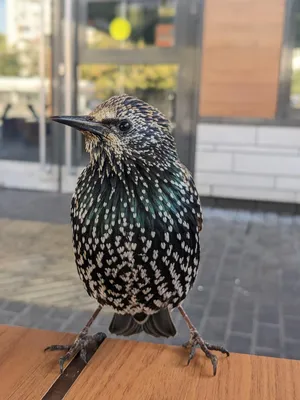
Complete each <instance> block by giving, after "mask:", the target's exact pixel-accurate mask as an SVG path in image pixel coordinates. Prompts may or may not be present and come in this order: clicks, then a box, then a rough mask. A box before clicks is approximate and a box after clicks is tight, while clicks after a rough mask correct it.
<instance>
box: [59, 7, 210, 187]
mask: <svg viewBox="0 0 300 400" xmlns="http://www.w3.org/2000/svg"><path fill="white" fill-rule="evenodd" d="M56 1H59V0H56ZM103 1H105V0H103ZM149 1H151V0H149ZM91 2H99V0H77V1H76V2H74V1H72V0H65V1H64V24H63V32H64V35H63V37H64V41H63V48H64V79H63V81H64V96H63V97H64V104H65V110H64V112H65V113H66V114H75V113H76V98H77V85H76V84H75V83H76V82H77V67H78V65H80V63H82V61H83V60H84V64H118V65H130V64H149V65H154V64H177V65H178V76H177V87H176V117H175V122H176V123H175V126H176V127H175V130H174V136H175V140H176V144H177V149H178V153H179V157H180V159H181V161H182V162H183V163H184V164H185V165H186V166H187V167H188V168H189V170H190V171H191V172H192V174H193V173H194V164H195V151H196V133H197V122H198V109H199V107H198V104H199V103H198V101H199V81H200V64H201V44H202V37H201V36H202V19H203V3H204V0H185V1H184V2H181V1H180V0H177V10H176V16H175V45H174V47H170V48H159V47H149V48H145V49H133V50H120V49H108V50H106V49H105V50H101V49H99V50H94V49H88V48H87V45H86V43H85V26H86V20H87V4H88V3H91ZM57 41H58V42H57V46H58V47H59V46H60V47H61V35H58V36H57ZM60 101H61V99H60ZM64 129H65V157H64V158H65V161H64V165H63V166H62V171H61V174H60V176H61V180H62V184H61V185H60V187H61V190H62V191H63V192H66V191H67V192H69V191H72V190H73V189H72V187H73V185H75V183H76V180H77V175H78V173H79V171H78V170H79V169H80V170H81V169H82V168H81V167H80V168H79V167H78V168H77V167H76V165H75V166H74V162H73V161H74V154H72V152H73V147H72V138H71V135H74V134H75V135H76V133H74V132H73V133H71V128H68V127H65V128H64Z"/></svg>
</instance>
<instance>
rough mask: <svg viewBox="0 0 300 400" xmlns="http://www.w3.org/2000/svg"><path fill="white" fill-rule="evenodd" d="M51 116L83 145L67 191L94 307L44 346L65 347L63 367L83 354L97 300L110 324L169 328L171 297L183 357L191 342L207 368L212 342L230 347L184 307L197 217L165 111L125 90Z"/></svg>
mask: <svg viewBox="0 0 300 400" xmlns="http://www.w3.org/2000/svg"><path fill="white" fill-rule="evenodd" d="M52 119H53V120H54V121H56V122H60V123H62V124H65V125H68V126H71V127H73V128H76V129H77V130H79V131H81V132H82V133H83V135H84V138H85V149H86V151H87V152H88V153H89V154H90V162H89V164H88V165H87V167H86V168H85V169H84V170H83V172H82V173H81V175H80V177H79V178H78V182H77V186H76V189H75V193H74V195H73V197H72V203H71V222H72V230H73V250H74V255H75V261H76V266H77V271H78V274H79V277H80V279H81V280H82V282H83V284H84V286H85V289H86V291H87V293H88V294H89V295H90V296H91V297H93V298H95V300H96V301H97V302H98V308H97V309H96V311H95V313H94V314H93V316H92V317H91V319H90V320H89V322H88V323H87V325H86V326H85V328H84V329H83V330H82V331H81V332H80V334H79V335H78V336H77V338H76V340H75V342H74V344H73V345H71V346H63V345H53V346H49V347H48V348H47V350H62V349H65V350H67V353H66V354H65V356H63V357H61V358H60V361H59V363H60V367H61V371H62V370H63V365H64V362H65V361H66V360H69V359H70V358H71V357H73V356H74V354H76V353H77V352H78V351H80V354H81V356H82V358H83V359H84V360H86V347H87V345H88V344H89V343H90V342H93V341H94V342H95V341H96V342H97V341H98V342H99V341H101V340H103V334H97V335H94V336H89V335H88V328H89V327H90V325H91V324H92V322H93V321H94V319H95V318H96V316H97V315H98V313H99V312H100V311H101V308H102V307H103V306H110V307H111V308H112V309H113V310H114V316H113V318H112V321H111V324H110V326H109V330H110V332H111V333H113V334H116V335H124V336H130V335H133V334H136V333H139V332H142V331H144V332H146V333H147V334H149V335H152V336H155V337H170V336H174V335H175V334H176V328H175V326H174V324H173V322H172V318H171V314H170V312H171V311H172V310H173V309H174V308H176V307H177V308H178V309H179V311H180V313H181V315H182V316H183V318H184V320H185V321H186V323H187V325H188V328H189V330H190V340H189V342H188V343H187V344H186V345H185V346H186V347H189V348H190V353H189V361H190V360H191V359H192V358H193V356H194V354H195V349H196V347H197V346H199V347H200V348H201V349H202V350H203V351H204V353H205V355H206V356H207V357H208V358H209V359H210V360H211V362H212V365H213V373H214V375H215V374H216V369H217V357H216V356H215V355H214V354H212V353H211V350H218V351H220V352H222V353H225V354H227V355H229V353H228V352H227V350H226V349H224V348H223V347H221V346H214V345H210V344H209V343H207V342H204V340H203V339H202V338H201V336H200V335H199V333H198V332H197V330H196V328H195V327H194V325H193V324H192V322H191V321H190V319H189V318H188V316H187V314H186V313H185V311H184V309H183V307H182V302H183V300H184V299H185V298H186V296H187V294H188V292H189V291H190V289H191V288H192V286H193V283H194V281H195V278H196V276H197V272H198V268H199V263H200V231H201V230H202V223H203V219H202V209H201V203H200V198H199V195H198V192H197V189H196V187H195V184H194V181H193V178H192V176H191V174H190V173H189V171H188V170H187V168H186V167H185V166H184V165H182V164H181V162H180V160H179V158H178V154H177V151H176V146H175V141H174V138H173V135H172V128H171V123H170V121H169V120H168V119H167V118H166V117H165V116H164V115H163V114H162V113H161V112H160V111H159V110H157V109H156V108H154V107H152V106H151V105H149V104H147V103H146V102H144V101H142V100H139V99H137V98H135V97H131V96H128V95H121V96H113V97H111V98H110V99H108V100H107V101H105V102H103V103H102V104H100V105H99V106H98V107H97V108H96V109H95V110H94V111H92V112H91V113H90V114H89V115H88V116H56V117H52ZM189 361H188V362H189Z"/></svg>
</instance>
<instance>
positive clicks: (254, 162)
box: [234, 154, 300, 176]
mask: <svg viewBox="0 0 300 400" xmlns="http://www.w3.org/2000/svg"><path fill="white" fill-rule="evenodd" d="M234 171H236V172H245V173H248V174H250V173H256V174H258V175H260V174H268V175H272V176H278V175H279V176H280V175H287V176H294V175H296V176H300V156H282V155H277V156H275V155H269V156H266V155H256V154H249V155H248V154H235V155H234Z"/></svg>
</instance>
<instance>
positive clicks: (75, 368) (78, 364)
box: [41, 339, 105, 400]
mask: <svg viewBox="0 0 300 400" xmlns="http://www.w3.org/2000/svg"><path fill="white" fill-rule="evenodd" d="M104 340H105V339H103V340H102V342H101V343H99V346H98V347H97V348H96V349H94V350H93V351H89V354H88V360H90V359H91V358H92V357H93V355H94V354H95V353H96V351H97V350H98V349H99V347H100V346H101V344H102V343H103V342H104ZM85 367H86V364H85V362H84V361H83V360H82V359H81V357H80V356H79V354H77V355H76V356H75V357H74V358H73V360H72V361H71V362H70V364H69V365H68V366H67V367H66V368H65V370H64V372H63V373H62V374H61V375H60V376H59V377H58V378H57V380H56V381H55V382H54V383H53V385H52V386H51V387H50V389H49V390H48V392H47V393H46V394H45V395H44V396H43V397H42V399H41V400H62V399H63V398H64V396H65V395H66V394H67V392H68V390H69V389H70V388H71V386H72V385H73V383H74V382H75V381H76V379H77V378H78V377H79V375H80V374H81V372H82V370H83V369H84V368H85ZM58 368H59V366H58V363H57V369H58Z"/></svg>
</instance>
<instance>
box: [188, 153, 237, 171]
mask: <svg viewBox="0 0 300 400" xmlns="http://www.w3.org/2000/svg"><path fill="white" fill-rule="evenodd" d="M197 154H201V157H199V156H198V155H197V157H196V165H195V170H196V171H221V172H222V171H231V170H232V167H233V155H232V154H230V153H221V152H216V151H214V152H212V151H211V152H209V151H205V152H204V151H201V152H197Z"/></svg>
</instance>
